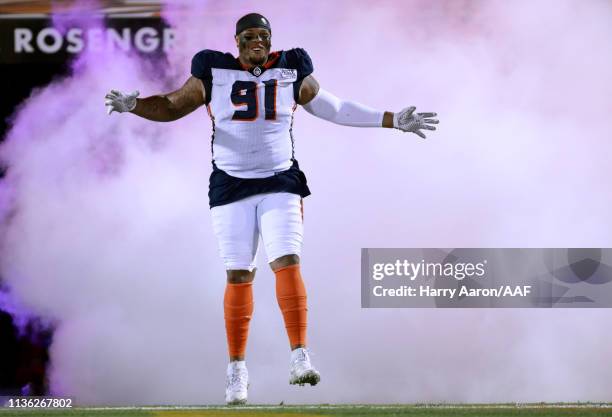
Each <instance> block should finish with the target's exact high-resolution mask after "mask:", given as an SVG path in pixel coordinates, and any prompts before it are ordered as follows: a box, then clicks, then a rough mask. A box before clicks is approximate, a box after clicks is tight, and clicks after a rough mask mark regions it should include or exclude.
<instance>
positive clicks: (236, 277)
mask: <svg viewBox="0 0 612 417" xmlns="http://www.w3.org/2000/svg"><path fill="white" fill-rule="evenodd" d="M254 279H255V269H253V270H252V271H249V270H248V269H228V270H227V282H228V284H245V283H247V282H251V281H253V280H254Z"/></svg>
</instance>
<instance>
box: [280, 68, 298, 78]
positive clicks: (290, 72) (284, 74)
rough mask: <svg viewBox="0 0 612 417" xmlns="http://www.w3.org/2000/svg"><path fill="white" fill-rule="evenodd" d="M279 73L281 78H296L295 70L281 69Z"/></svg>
mask: <svg viewBox="0 0 612 417" xmlns="http://www.w3.org/2000/svg"><path fill="white" fill-rule="evenodd" d="M280 73H281V77H282V78H294V77H297V70H294V69H286V68H281V70H280Z"/></svg>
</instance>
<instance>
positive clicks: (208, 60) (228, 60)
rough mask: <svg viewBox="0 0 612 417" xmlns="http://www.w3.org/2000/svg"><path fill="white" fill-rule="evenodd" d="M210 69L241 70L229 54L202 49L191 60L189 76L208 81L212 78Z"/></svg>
mask: <svg viewBox="0 0 612 417" xmlns="http://www.w3.org/2000/svg"><path fill="white" fill-rule="evenodd" d="M211 68H222V69H237V70H239V69H241V68H240V65H239V64H238V61H237V60H236V58H235V57H234V56H233V55H232V54H230V53H229V52H226V53H223V52H219V51H213V50H210V49H204V50H202V51H200V52H198V53H197V54H195V55H194V57H193V59H192V60H191V75H193V76H194V77H196V78H200V79H202V80H204V79H210V78H211V77H212V72H211V70H210V69H211Z"/></svg>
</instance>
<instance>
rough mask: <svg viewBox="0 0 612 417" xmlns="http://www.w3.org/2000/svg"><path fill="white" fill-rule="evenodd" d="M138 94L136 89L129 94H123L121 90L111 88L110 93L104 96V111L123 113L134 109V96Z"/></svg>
mask: <svg viewBox="0 0 612 417" xmlns="http://www.w3.org/2000/svg"><path fill="white" fill-rule="evenodd" d="M139 94H140V93H139V92H138V91H134V92H133V93H131V94H125V93H122V92H121V91H117V90H111V91H110V93H108V94H107V95H106V96H105V97H104V98H105V100H104V105H105V106H106V112H107V113H108V114H111V113H112V112H114V111H116V112H118V113H124V112H127V111H132V110H134V107H136V97H138V95H139Z"/></svg>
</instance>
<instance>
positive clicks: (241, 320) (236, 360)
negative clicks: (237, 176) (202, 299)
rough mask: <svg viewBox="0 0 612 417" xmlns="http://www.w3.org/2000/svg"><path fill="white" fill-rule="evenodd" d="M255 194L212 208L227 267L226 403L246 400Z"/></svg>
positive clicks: (256, 232)
mask: <svg viewBox="0 0 612 417" xmlns="http://www.w3.org/2000/svg"><path fill="white" fill-rule="evenodd" d="M256 204H257V199H256V198H252V197H251V198H247V199H244V200H240V201H237V202H234V203H230V204H226V205H223V206H217V207H213V208H212V210H211V215H212V222H213V230H214V232H215V235H216V236H217V242H218V246H219V253H220V255H221V258H222V259H223V263H224V264H225V268H226V270H227V284H226V287H225V295H224V298H223V311H224V318H225V329H226V334H227V344H228V350H229V356H230V362H229V364H228V367H227V384H226V391H225V397H226V398H225V399H226V401H227V402H228V403H229V404H244V403H245V402H246V400H247V388H248V371H247V368H246V362H245V352H246V344H247V338H248V334H249V323H250V320H251V315H252V314H253V289H252V285H253V279H254V277H255V258H256V254H257V244H258V241H259V230H258V225H257V216H256Z"/></svg>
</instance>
